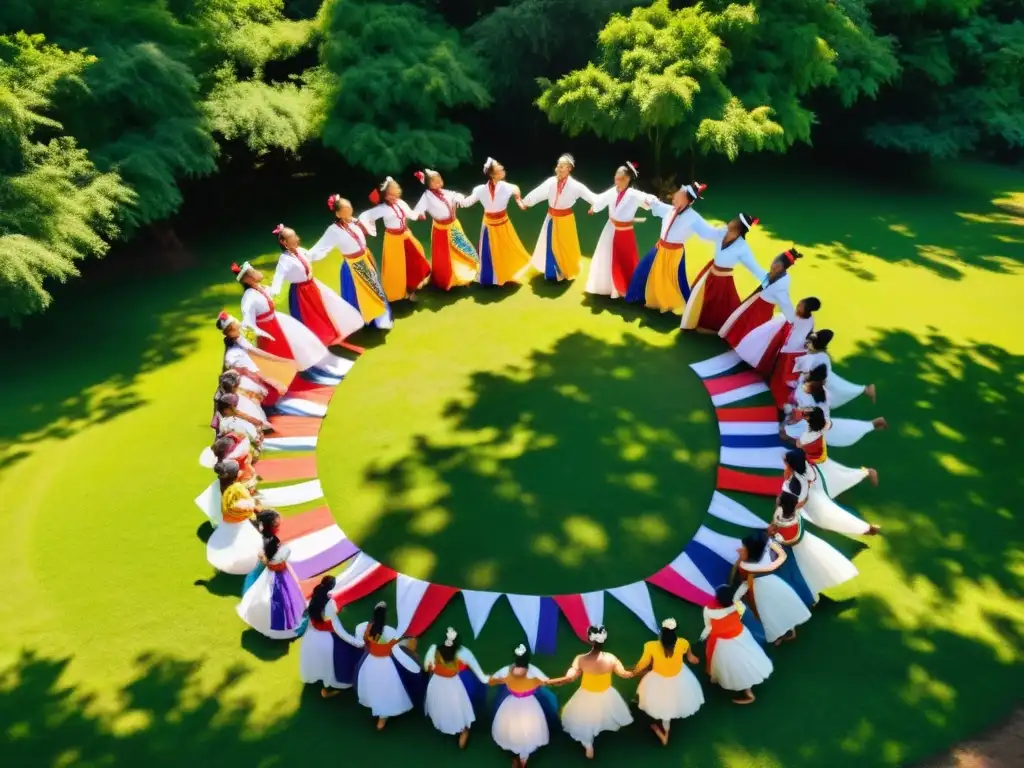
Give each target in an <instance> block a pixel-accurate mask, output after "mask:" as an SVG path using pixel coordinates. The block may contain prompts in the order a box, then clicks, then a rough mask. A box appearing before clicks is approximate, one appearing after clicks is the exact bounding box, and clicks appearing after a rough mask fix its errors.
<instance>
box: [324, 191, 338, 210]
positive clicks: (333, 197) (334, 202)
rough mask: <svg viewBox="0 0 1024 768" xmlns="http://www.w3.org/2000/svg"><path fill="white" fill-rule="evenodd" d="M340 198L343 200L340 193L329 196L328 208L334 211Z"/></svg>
mask: <svg viewBox="0 0 1024 768" xmlns="http://www.w3.org/2000/svg"><path fill="white" fill-rule="evenodd" d="M339 200H341V195H339V194H333V195H331V196H330V197H328V198H327V210H329V211H332V212H333V211H334V210H335V206H336V205H337V204H338V201H339Z"/></svg>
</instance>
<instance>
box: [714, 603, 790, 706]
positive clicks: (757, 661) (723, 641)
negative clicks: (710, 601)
mask: <svg viewBox="0 0 1024 768" xmlns="http://www.w3.org/2000/svg"><path fill="white" fill-rule="evenodd" d="M746 591H747V585H746V584H741V585H740V587H739V589H737V590H736V601H735V602H733V603H732V604H731V605H725V606H720V605H718V604H717V603H716V604H715V605H713V606H708V607H706V608H704V631H703V632H702V633H701V636H700V639H701V640H705V641H706V645H705V659H706V663H707V670H708V676H709V677H710V678H711V682H713V683H717V684H718V685H720V686H722V687H723V688H724V689H725V690H727V691H746V690H748V689H750V688H753V687H754V686H755V685H758V684H759V683H763V682H764V681H765V680H767V679H768V676H769V675H771V673H772V671H773V670H774V667H773V666H772V660H771V659H769V658H768V655H767V654H766V653H765V652H764V649H763V648H762V647H761V646H760V645H758V642H757V640H755V639H754V636H753V635H752V634H750V630H748V629H747V628H746V627H745V626H743V612H744V611H745V610H746V608H745V607H744V606H743V604H742V603H740V602H739V601H740V600H741V599H742V598H743V595H744V594H746Z"/></svg>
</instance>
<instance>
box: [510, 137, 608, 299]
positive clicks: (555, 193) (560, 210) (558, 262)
mask: <svg viewBox="0 0 1024 768" xmlns="http://www.w3.org/2000/svg"><path fill="white" fill-rule="evenodd" d="M574 170H576V161H575V160H574V159H573V157H572V155H569V154H565V155H562V156H561V157H559V158H558V162H557V163H556V164H555V175H554V176H552V177H551V178H549V179H548V180H547V181H545V182H544V183H543V184H541V185H540V186H539V187H537V188H536V189H535V190H533V191H532V192H530V193H529V194H528V195H527V196H526V197H524V198H523V199H522V201H521V202H520V203H519V206H520V207H521V208H522V209H523V210H526V209H527V208H529V207H530V206H533V205H536V204H537V203H539V202H540V201H541V200H547V201H548V215H547V216H545V217H544V223H543V224H542V225H541V228H540V236H539V237H538V238H537V245H536V246H535V247H534V249H533V257H532V258H531V260H530V263H531V264H532V265H533V268H534V269H536V270H537V271H538V272H541V273H542V274H543V275H544V278H545V279H546V280H557V281H559V282H561V281H562V280H574V279H575V278H576V276H577V275H578V274H579V273H580V259H581V258H583V254H581V253H580V238H579V234H578V233H577V232H576V216H575V214H574V213H573V212H572V207H573V205H575V203H576V201H577V200H579V199H580V198H581V197H582V198H583V199H584V200H586V201H587V202H588V203H590V205H594V202H595V201H596V200H597V198H596V196H595V195H594V193H593V192H591V191H590V190H589V189H587V188H586V187H585V186H584V185H583V184H581V183H580V182H578V181H576V179H574V178H573V177H572V172H573V171H574Z"/></svg>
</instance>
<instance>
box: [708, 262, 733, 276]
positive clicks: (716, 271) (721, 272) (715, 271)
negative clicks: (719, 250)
mask: <svg viewBox="0 0 1024 768" xmlns="http://www.w3.org/2000/svg"><path fill="white" fill-rule="evenodd" d="M711 274H712V275H718V276H719V277H725V276H726V275H731V274H732V267H716V266H715V265H714V264H712V265H711Z"/></svg>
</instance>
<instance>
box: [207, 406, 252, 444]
mask: <svg viewBox="0 0 1024 768" xmlns="http://www.w3.org/2000/svg"><path fill="white" fill-rule="evenodd" d="M238 399H239V401H241V400H242V398H238ZM228 433H232V434H236V435H241V436H243V437H244V438H245V439H246V440H249V441H250V442H254V443H255V442H259V439H260V433H259V431H258V430H257V429H256V427H255V426H254V425H253V424H252V423H251V422H248V421H246V420H245V419H243V418H240V417H238V416H223V417H221V419H220V420H219V421H218V422H217V436H218V437H220V436H222V435H226V434H228Z"/></svg>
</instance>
